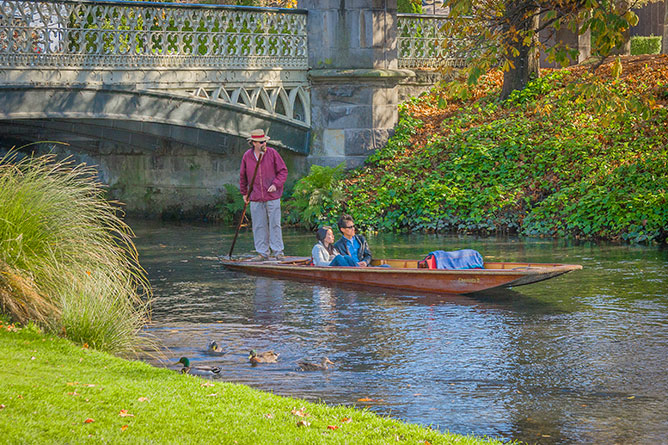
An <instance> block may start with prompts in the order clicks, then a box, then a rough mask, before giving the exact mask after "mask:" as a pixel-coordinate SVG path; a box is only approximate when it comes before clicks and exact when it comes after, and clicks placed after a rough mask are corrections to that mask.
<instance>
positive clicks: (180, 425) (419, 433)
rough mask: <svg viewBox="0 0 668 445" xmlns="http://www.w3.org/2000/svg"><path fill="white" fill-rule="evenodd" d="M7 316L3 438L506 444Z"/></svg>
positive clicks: (0, 411) (1, 343) (1, 340)
mask: <svg viewBox="0 0 668 445" xmlns="http://www.w3.org/2000/svg"><path fill="white" fill-rule="evenodd" d="M0 324H2V326H1V327H0V379H1V380H2V381H3V384H2V385H0V437H1V438H2V441H6V442H5V443H22V444H29V443H39V444H44V443H81V442H87V441H91V440H92V441H94V442H105V443H184V442H188V443H219V442H220V443H240V444H243V443H252V444H262V443H274V444H275V443H286V444H287V443H290V444H292V443H379V444H380V443H420V444H422V443H432V444H471V445H473V444H492V443H493V444H496V443H501V442H499V441H487V440H483V439H479V438H472V437H464V436H459V435H454V434H447V433H446V434H443V433H440V432H439V431H437V430H431V429H429V428H423V427H420V426H418V425H410V424H406V423H402V422H400V421H398V420H395V419H391V418H386V417H381V416H378V415H376V414H373V413H371V412H369V411H365V410H357V409H353V408H348V407H342V406H333V407H329V406H327V405H325V404H314V403H308V402H305V401H302V400H298V399H293V398H285V397H278V396H275V395H272V394H268V393H263V392H261V391H257V390H254V389H252V388H249V387H247V386H243V385H238V384H232V383H226V382H221V381H212V380H207V379H203V378H200V377H195V376H190V375H182V374H179V373H177V372H175V371H172V370H168V369H158V368H154V367H151V366H150V365H148V364H146V363H143V362H138V361H126V360H123V359H120V358H117V357H113V356H111V355H109V354H106V353H102V352H98V351H94V350H91V349H88V348H85V347H84V348H82V347H79V346H75V345H74V344H73V343H71V342H69V341H67V340H64V339H61V338H58V337H55V336H51V335H45V334H42V333H40V332H38V331H37V330H35V329H31V328H25V329H17V328H15V327H12V326H11V325H7V323H5V322H2V323H0ZM221 380H224V376H223V377H222V378H221Z"/></svg>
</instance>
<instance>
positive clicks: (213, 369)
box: [178, 357, 221, 374]
mask: <svg viewBox="0 0 668 445" xmlns="http://www.w3.org/2000/svg"><path fill="white" fill-rule="evenodd" d="M178 362H179V363H181V364H182V365H183V368H181V374H190V373H191V372H192V371H199V372H205V373H213V374H220V370H221V369H220V366H190V359H188V358H187V357H181V358H180V359H179V361H178Z"/></svg>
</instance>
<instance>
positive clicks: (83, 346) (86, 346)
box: [81, 343, 89, 349]
mask: <svg viewBox="0 0 668 445" xmlns="http://www.w3.org/2000/svg"><path fill="white" fill-rule="evenodd" d="M88 347H89V346H88V343H84V344H83V345H81V349H88Z"/></svg>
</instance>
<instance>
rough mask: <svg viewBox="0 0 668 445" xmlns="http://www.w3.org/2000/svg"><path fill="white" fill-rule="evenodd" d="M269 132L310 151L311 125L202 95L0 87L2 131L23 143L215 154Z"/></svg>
mask: <svg viewBox="0 0 668 445" xmlns="http://www.w3.org/2000/svg"><path fill="white" fill-rule="evenodd" d="M254 128H263V129H265V130H267V131H268V133H269V134H270V136H271V138H272V145H273V146H275V147H278V148H283V149H286V150H290V151H293V152H295V153H299V154H303V155H306V154H308V141H309V128H308V127H307V126H306V125H304V126H300V125H297V124H295V123H293V122H287V121H283V120H281V119H278V118H275V117H272V116H262V115H261V114H259V113H257V112H255V113H249V112H248V111H247V110H244V109H243V108H241V107H235V106H233V105H227V104H219V103H215V104H213V103H211V102H209V101H206V100H204V99H201V98H198V97H187V96H174V95H170V94H168V93H161V92H154V91H146V90H134V91H129V90H127V89H120V88H90V87H84V86H80V87H77V86H71V87H32V88H26V87H25V86H20V87H11V86H9V87H8V86H5V87H1V88H0V129H1V130H2V131H1V133H0V134H4V135H5V136H8V137H12V138H16V139H19V140H27V141H38V140H58V141H61V142H66V143H69V144H71V145H72V146H73V147H77V148H81V149H86V147H85V146H82V144H86V143H91V142H92V143H98V144H100V143H103V142H104V143H109V142H112V143H115V144H124V145H127V146H128V148H130V147H131V148H134V149H140V150H141V149H145V150H153V149H155V148H156V147H159V146H160V145H161V143H162V142H163V141H169V142H171V143H177V144H184V145H188V146H191V147H194V148H197V149H202V150H206V151H211V152H214V153H225V152H227V151H228V150H229V149H230V147H232V146H238V145H239V144H242V145H244V140H245V138H246V137H247V136H248V134H249V133H250V131H251V130H252V129H254Z"/></svg>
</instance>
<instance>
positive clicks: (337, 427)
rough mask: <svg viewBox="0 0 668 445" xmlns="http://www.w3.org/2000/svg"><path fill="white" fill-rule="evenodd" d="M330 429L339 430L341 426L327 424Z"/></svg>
mask: <svg viewBox="0 0 668 445" xmlns="http://www.w3.org/2000/svg"><path fill="white" fill-rule="evenodd" d="M327 429H328V430H338V429H339V426H338V425H327Z"/></svg>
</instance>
